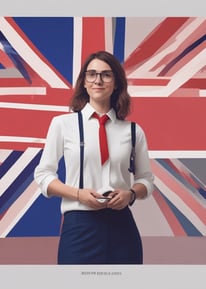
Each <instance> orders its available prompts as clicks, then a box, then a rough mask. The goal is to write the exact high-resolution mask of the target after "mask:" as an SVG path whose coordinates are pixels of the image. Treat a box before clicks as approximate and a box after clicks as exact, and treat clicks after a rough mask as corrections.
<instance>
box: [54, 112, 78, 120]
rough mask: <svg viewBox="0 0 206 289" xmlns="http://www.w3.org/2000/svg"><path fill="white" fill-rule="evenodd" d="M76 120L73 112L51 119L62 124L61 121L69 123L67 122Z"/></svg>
mask: <svg viewBox="0 0 206 289" xmlns="http://www.w3.org/2000/svg"><path fill="white" fill-rule="evenodd" d="M75 118H76V113H75V112H69V113H68V112H67V113H63V114H59V115H56V116H54V117H53V119H52V120H53V121H55V122H62V121H65V120H66V121H69V120H73V119H75Z"/></svg>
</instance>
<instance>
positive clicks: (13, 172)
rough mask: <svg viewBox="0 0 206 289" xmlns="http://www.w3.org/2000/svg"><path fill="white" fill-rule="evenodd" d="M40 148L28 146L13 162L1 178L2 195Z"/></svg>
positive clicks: (0, 191)
mask: <svg viewBox="0 0 206 289" xmlns="http://www.w3.org/2000/svg"><path fill="white" fill-rule="evenodd" d="M39 151H40V148H28V149H26V150H25V152H24V153H23V154H22V155H21V157H20V158H19V159H18V160H17V161H16V162H15V163H14V164H13V166H12V167H11V168H10V169H9V170H8V171H7V172H6V174H5V175H4V176H3V177H2V178H1V179H0V196H2V195H3V193H4V191H5V190H6V189H8V187H9V186H10V185H11V183H12V182H13V181H14V180H15V179H16V178H17V177H18V175H19V174H20V173H21V172H22V171H23V170H24V169H25V167H26V166H27V165H28V164H29V163H30V162H31V160H32V159H33V158H34V157H35V156H36V155H37V154H38V152H39Z"/></svg>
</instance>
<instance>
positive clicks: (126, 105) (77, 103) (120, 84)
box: [70, 51, 130, 120]
mask: <svg viewBox="0 0 206 289" xmlns="http://www.w3.org/2000/svg"><path fill="white" fill-rule="evenodd" d="M95 58H97V59H99V60H102V61H104V62H106V63H107V64H108V65H109V66H110V67H111V69H112V71H113V73H114V77H115V85H116V89H115V90H114V91H113V93H112V95H111V107H112V108H113V109H114V110H115V112H116V116H117V118H118V119H121V120H123V119H125V118H126V117H127V115H128V114H129V113H130V95H129V93H128V91H127V79H126V75H125V71H124V69H123V67H122V65H121V63H120V62H119V60H118V59H117V58H116V57H115V56H114V55H113V54H111V53H109V52H107V51H98V52H95V53H92V54H90V55H89V56H88V58H87V59H86V60H85V62H84V64H83V66H82V67H81V70H80V73H79V76H78V78H77V81H76V85H75V88H74V93H73V97H72V99H71V104H70V109H71V110H72V111H74V112H77V111H80V110H81V109H82V108H83V107H84V106H85V105H86V103H87V102H89V95H88V93H87V91H86V89H85V87H84V80H85V71H86V70H87V67H88V65H89V63H90V62H91V61H92V60H93V59H95Z"/></svg>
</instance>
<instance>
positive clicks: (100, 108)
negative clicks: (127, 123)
mask: <svg viewBox="0 0 206 289" xmlns="http://www.w3.org/2000/svg"><path fill="white" fill-rule="evenodd" d="M90 105H91V106H92V107H93V108H94V109H95V111H96V112H97V113H98V114H105V113H107V112H108V111H109V110H110V109H111V107H110V105H108V104H97V103H90Z"/></svg>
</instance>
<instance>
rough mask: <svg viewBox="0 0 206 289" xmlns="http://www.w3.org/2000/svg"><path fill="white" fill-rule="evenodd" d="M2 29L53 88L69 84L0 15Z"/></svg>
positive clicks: (23, 56)
mask: <svg viewBox="0 0 206 289" xmlns="http://www.w3.org/2000/svg"><path fill="white" fill-rule="evenodd" d="M0 30H1V31H2V32H3V33H4V34H6V37H7V39H8V41H9V42H10V44H11V45H12V46H13V47H14V49H15V50H16V51H17V52H18V53H19V55H20V56H21V57H22V58H23V59H24V60H25V61H26V62H27V63H28V64H29V65H30V66H31V67H32V69H33V70H34V71H36V73H38V74H39V75H40V77H41V78H42V79H44V80H45V81H46V82H47V83H48V84H49V85H50V86H51V87H53V88H66V89H69V86H68V85H67V84H66V83H65V82H63V81H62V79H60V78H59V76H58V75H57V74H56V73H55V72H54V71H53V69H51V68H50V67H49V66H48V65H47V64H46V63H45V62H44V61H42V59H41V58H40V57H39V56H38V55H37V54H36V53H35V52H34V51H33V50H32V49H31V47H30V46H29V45H28V44H27V43H26V42H25V41H24V39H23V38H22V37H21V36H20V35H19V34H18V33H17V32H16V31H15V29H14V28H13V27H12V26H11V25H10V24H9V23H8V22H7V20H6V19H5V18H4V17H0Z"/></svg>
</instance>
